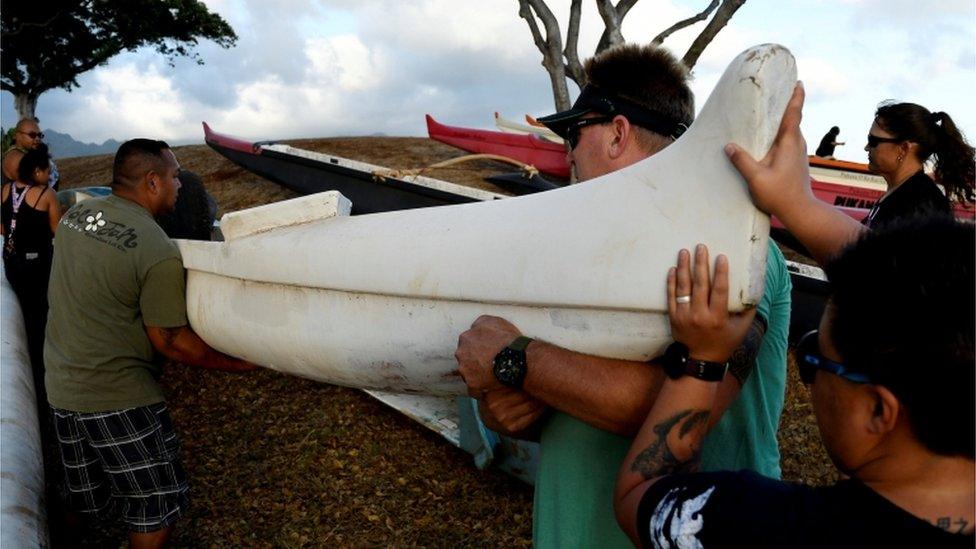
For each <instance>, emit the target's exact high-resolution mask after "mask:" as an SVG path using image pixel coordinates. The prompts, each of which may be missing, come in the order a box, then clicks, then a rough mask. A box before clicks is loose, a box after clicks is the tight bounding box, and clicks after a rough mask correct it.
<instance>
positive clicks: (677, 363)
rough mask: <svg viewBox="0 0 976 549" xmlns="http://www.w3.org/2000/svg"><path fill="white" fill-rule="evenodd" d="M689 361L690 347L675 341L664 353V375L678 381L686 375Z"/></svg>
mask: <svg viewBox="0 0 976 549" xmlns="http://www.w3.org/2000/svg"><path fill="white" fill-rule="evenodd" d="M687 360H688V347H685V346H684V345H682V344H681V343H678V342H677V341H675V342H674V343H672V344H671V345H668V348H667V350H665V351H664V373H666V374H668V377H670V378H671V379H678V378H679V377H681V376H683V375H684V374H685V363H686V362H687Z"/></svg>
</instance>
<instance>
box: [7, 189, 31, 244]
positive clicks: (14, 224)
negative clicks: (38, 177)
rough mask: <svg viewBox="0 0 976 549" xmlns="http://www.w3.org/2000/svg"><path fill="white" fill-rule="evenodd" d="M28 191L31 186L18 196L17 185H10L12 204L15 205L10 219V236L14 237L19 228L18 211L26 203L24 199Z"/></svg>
mask: <svg viewBox="0 0 976 549" xmlns="http://www.w3.org/2000/svg"><path fill="white" fill-rule="evenodd" d="M27 189H30V185H27V186H26V187H24V190H22V191H20V195H19V196H18V195H17V184H16V183H11V184H10V202H11V203H12V205H13V210H14V214H13V215H12V216H11V217H10V235H11V236H13V234H14V229H15V228H16V227H17V210H19V209H20V205H21V203H23V202H24V198H26V197H27Z"/></svg>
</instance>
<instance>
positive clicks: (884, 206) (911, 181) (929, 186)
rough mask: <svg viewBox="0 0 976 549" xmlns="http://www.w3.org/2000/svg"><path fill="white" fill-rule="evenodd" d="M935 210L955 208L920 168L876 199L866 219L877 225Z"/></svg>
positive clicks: (868, 223)
mask: <svg viewBox="0 0 976 549" xmlns="http://www.w3.org/2000/svg"><path fill="white" fill-rule="evenodd" d="M932 214H941V215H951V214H952V208H951V207H950V205H949V199H948V198H946V196H945V195H944V194H942V191H940V190H939V188H938V187H937V186H936V185H935V182H933V181H932V178H930V177H929V176H927V175H925V172H918V173H916V174H915V175H913V176H911V177H909V178H908V179H907V180H906V181H905V182H904V183H902V184H901V185H899V186H898V188H896V189H895V190H894V191H892V192H891V194H889V195H888V196H886V197H885V198H884V199H883V200H879V201H878V202H876V203H875V204H874V207H873V208H871V212H870V213H868V216H867V217H865V218H864V222H863V223H864V225H865V226H867V227H870V228H872V229H875V228H878V227H880V226H881V225H884V224H887V223H891V222H892V221H895V220H898V219H903V218H907V217H912V216H915V215H932Z"/></svg>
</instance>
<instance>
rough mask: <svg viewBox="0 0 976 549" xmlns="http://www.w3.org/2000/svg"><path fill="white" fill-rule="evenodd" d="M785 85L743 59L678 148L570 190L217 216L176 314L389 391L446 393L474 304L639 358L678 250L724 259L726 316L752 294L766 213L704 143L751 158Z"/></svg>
mask: <svg viewBox="0 0 976 549" xmlns="http://www.w3.org/2000/svg"><path fill="white" fill-rule="evenodd" d="M795 81H796V68H795V64H794V61H793V58H792V56H791V55H790V54H789V52H788V51H786V50H785V49H784V48H782V47H779V46H775V45H765V46H759V47H757V48H754V49H752V50H750V51H747V52H745V53H743V54H742V55H740V56H739V57H738V58H737V59H736V60H735V61H734V62H733V63H732V65H731V66H730V68H729V69H728V71H727V72H726V74H725V76H723V78H722V80H721V82H720V83H719V85H718V86H717V87H716V90H715V92H714V93H713V94H712V97H711V98H710V99H709V101H708V103H707V104H706V105H705V107H704V108H703V110H702V114H701V115H700V116H699V119H698V121H697V122H696V123H695V124H694V125H693V126H692V127H691V128H690V129H689V130H688V132H686V134H685V135H684V136H683V137H682V138H681V139H680V140H679V141H678V142H676V143H675V144H673V145H672V146H670V147H668V148H667V149H666V150H664V151H662V152H661V153H659V154H657V155H655V156H654V157H653V158H650V159H647V160H645V161H643V162H640V163H638V164H635V165H633V166H630V167H628V168H626V169H623V170H620V171H618V172H615V173H612V174H608V175H606V176H604V177H601V178H599V179H595V180H593V181H590V182H587V183H585V184H580V185H572V186H570V187H567V188H563V189H558V190H553V191H549V192H546V193H540V194H536V195H530V196H523V197H517V198H510V199H505V200H498V201H492V202H485V203H474V204H462V205H457V206H444V207H438V208H427V209H420V210H407V211H399V212H388V213H379V214H372V215H362V216H352V217H349V216H345V215H341V214H342V213H343V212H344V211H346V212H347V211H348V202H346V203H345V204H342V201H341V200H337V199H336V198H335V197H331V198H326V197H325V196H324V195H328V194H329V193H323V195H313V196H310V197H305V198H301V199H295V200H294V201H286V202H282V203H278V204H273V205H269V206H263V207H261V208H257V209H255V211H245V212H237V213H235V214H228V216H225V219H224V220H223V221H222V226H224V228H225V236H227V235H228V233H227V229H226V227H227V226H228V225H231V226H233V227H238V228H235V229H234V230H232V231H231V234H230V235H229V236H228V241H227V242H222V243H211V242H188V241H180V243H179V244H180V248H181V251H182V253H183V260H184V264H185V266H186V267H187V270H188V278H187V310H188V315H189V319H190V323H191V325H192V326H193V328H194V329H195V330H196V331H197V333H199V334H200V335H201V337H203V339H204V340H206V341H207V342H208V343H210V344H211V345H212V346H214V347H215V348H217V349H220V350H221V351H224V352H227V353H229V354H232V355H235V356H240V357H243V358H245V359H248V360H251V361H253V362H256V363H258V364H262V365H264V366H267V367H270V368H273V369H276V370H280V371H284V372H289V373H293V374H296V375H301V376H304V377H309V378H312V379H317V380H321V381H325V382H329V383H336V384H341V385H349V386H354V387H360V388H366V389H378V390H384V391H391V392H419V393H425V394H457V393H461V392H463V390H464V385H463V383H462V382H461V380H460V378H459V377H458V376H457V374H456V372H455V370H456V362H455V360H454V351H455V348H456V345H457V338H458V336H459V334H460V333H461V332H463V331H464V330H465V329H467V328H468V327H469V326H470V325H471V323H472V322H473V321H474V320H475V319H476V318H477V317H478V316H479V315H481V314H494V315H498V316H502V317H504V318H507V319H509V320H511V321H512V322H514V323H515V324H516V325H517V326H518V327H519V328H520V329H521V330H522V331H523V332H524V333H526V334H528V335H531V336H534V337H539V338H543V339H546V340H548V341H552V342H554V343H556V344H559V345H562V346H564V347H567V348H570V349H574V350H577V351H581V352H586V353H592V354H597V355H602V356H608V357H616V358H626V359H638V360H646V359H649V358H651V357H653V356H655V355H657V354H659V353H660V352H661V350H662V349H663V347H664V346H665V345H666V344H667V343H668V342H669V340H670V337H669V330H668V323H667V318H666V309H667V306H666V300H665V291H664V287H665V279H666V273H667V270H668V268H669V267H670V266H671V265H673V264H674V261H675V258H676V256H677V252H678V250H679V249H680V248H682V247H685V248H688V247H692V246H694V245H695V244H696V243H698V242H703V243H705V244H707V245H708V246H709V248H710V249H711V250H712V251H713V252H715V253H719V252H721V253H725V254H727V255H728V256H729V257H730V260H731V266H732V272H731V276H730V286H731V295H732V298H731V303H730V306H731V308H732V309H734V310H739V309H741V308H743V307H746V306H750V305H753V304H755V303H757V302H758V301H759V299H760V297H761V296H762V292H763V277H764V273H765V259H766V250H767V237H768V232H769V219H768V217H767V216H765V215H763V214H762V213H761V212H759V211H758V210H756V209H755V207H754V206H753V205H752V203H751V201H750V199H749V196H748V191H747V188H746V186H745V183H744V181H742V179H741V177H740V176H739V175H738V174H737V173H736V172H735V170H734V169H733V168H732V166H731V165H730V164H729V162H728V160H727V159H726V158H725V156H724V154H723V152H722V148H723V146H724V145H725V144H726V143H728V142H730V141H734V142H736V143H739V144H740V145H742V146H743V147H744V148H745V149H746V150H748V151H750V152H751V153H753V154H754V155H756V156H762V155H763V154H765V152H766V151H767V150H768V147H769V145H770V144H771V142H772V139H773V137H774V136H775V133H776V129H777V127H778V123H779V120H780V118H781V117H782V113H783V110H784V109H785V106H786V103H787V102H788V100H789V97H790V94H791V92H792V89H793V86H794V84H795ZM307 200H313V201H315V200H319V201H329V200H331V202H332V204H333V206H334V207H333V208H332V209H331V214H330V210H329V209H328V208H327V207H325V205H324V202H323V203H322V204H319V205H315V204H310V203H308V202H306V201H307ZM319 206H321V208H319V209H318V210H316V208H318V207H319ZM316 211H317V212H318V214H315V213H314V212H316ZM269 220H270V221H269ZM276 223H277V225H275V224H276Z"/></svg>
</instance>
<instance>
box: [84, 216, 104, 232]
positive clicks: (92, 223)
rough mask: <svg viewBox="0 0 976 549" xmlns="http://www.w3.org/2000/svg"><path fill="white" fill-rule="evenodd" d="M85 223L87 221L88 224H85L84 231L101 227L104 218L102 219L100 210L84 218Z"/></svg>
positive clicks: (94, 230)
mask: <svg viewBox="0 0 976 549" xmlns="http://www.w3.org/2000/svg"><path fill="white" fill-rule="evenodd" d="M85 223H88V225H85V230H86V231H91V232H96V231H98V229H101V228H102V227H104V226H105V220H104V219H102V212H98V213H97V214H95V215H89V216H88V217H86V218H85Z"/></svg>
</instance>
